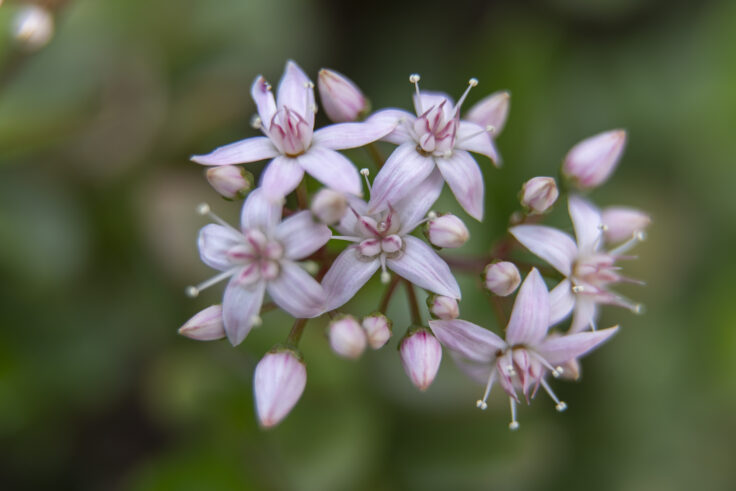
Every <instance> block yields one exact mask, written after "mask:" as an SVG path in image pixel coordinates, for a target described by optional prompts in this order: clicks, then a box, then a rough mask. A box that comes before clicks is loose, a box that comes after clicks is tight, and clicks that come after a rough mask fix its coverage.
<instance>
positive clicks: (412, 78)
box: [409, 73, 422, 84]
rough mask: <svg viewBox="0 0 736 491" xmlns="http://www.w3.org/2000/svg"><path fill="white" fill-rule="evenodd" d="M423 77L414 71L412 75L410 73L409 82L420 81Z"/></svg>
mask: <svg viewBox="0 0 736 491" xmlns="http://www.w3.org/2000/svg"><path fill="white" fill-rule="evenodd" d="M421 79H422V77H420V76H419V74H418V73H412V74H411V75H409V82H411V83H413V84H415V83H417V82H419V81H420V80H421Z"/></svg>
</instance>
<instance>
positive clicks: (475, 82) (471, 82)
mask: <svg viewBox="0 0 736 491" xmlns="http://www.w3.org/2000/svg"><path fill="white" fill-rule="evenodd" d="M476 85H478V79H477V78H471V79H470V80H468V87H467V88H466V89H465V92H463V95H462V96H460V100H459V101H457V104H455V107H454V108H453V112H454V113H455V114H457V113H458V111H459V110H460V106H462V105H463V102H465V98H466V97H468V93H470V89H472V88H473V87H475V86H476Z"/></svg>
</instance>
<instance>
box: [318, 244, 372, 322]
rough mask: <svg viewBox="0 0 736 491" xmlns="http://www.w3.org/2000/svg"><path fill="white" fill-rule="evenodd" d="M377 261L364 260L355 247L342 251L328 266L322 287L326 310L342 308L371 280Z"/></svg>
mask: <svg viewBox="0 0 736 491" xmlns="http://www.w3.org/2000/svg"><path fill="white" fill-rule="evenodd" d="M380 265H381V264H380V262H379V261H378V259H368V260H366V259H364V258H363V257H360V256H359V255H358V248H357V247H356V246H352V245H351V246H349V247H348V248H347V249H345V250H344V251H342V252H341V253H340V255H339V256H337V258H336V259H335V261H334V262H333V263H332V266H330V270H329V271H327V274H326V275H325V277H324V279H323V280H322V286H323V287H324V289H325V293H326V294H327V309H326V310H334V309H336V308H338V307H342V306H343V305H344V304H345V303H346V302H347V301H348V300H350V299H351V298H353V296H355V294H356V293H357V292H358V290H360V289H361V287H362V286H363V285H365V284H366V283H367V282H368V280H370V279H371V276H373V273H375V272H376V271H377V270H378V268H379V267H380Z"/></svg>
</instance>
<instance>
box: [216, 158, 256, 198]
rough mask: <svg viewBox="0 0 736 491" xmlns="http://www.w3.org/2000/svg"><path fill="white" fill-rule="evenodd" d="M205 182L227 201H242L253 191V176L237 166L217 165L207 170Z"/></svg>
mask: <svg viewBox="0 0 736 491" xmlns="http://www.w3.org/2000/svg"><path fill="white" fill-rule="evenodd" d="M206 176H207V181H208V182H209V183H210V186H212V187H213V188H214V190H215V191H217V192H218V193H220V194H221V195H222V196H223V197H225V198H227V199H243V198H245V196H246V195H247V194H248V193H249V192H250V190H251V189H253V186H254V178H253V174H251V173H250V172H248V171H247V170H245V169H243V168H242V167H240V166H237V165H217V166H213V167H210V168H209V169H207V173H206Z"/></svg>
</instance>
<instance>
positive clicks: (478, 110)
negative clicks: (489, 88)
mask: <svg viewBox="0 0 736 491" xmlns="http://www.w3.org/2000/svg"><path fill="white" fill-rule="evenodd" d="M510 102H511V94H509V93H508V92H506V91H500V92H494V93H493V94H491V95H489V96H488V97H486V98H484V99H481V101H480V102H478V103H477V104H475V105H474V106H473V107H471V108H470V110H469V111H468V113H467V114H466V115H465V119H466V120H468V121H471V122H473V123H475V124H477V125H480V126H482V127H483V128H488V127H491V128H493V129H492V130H491V136H493V137H494V138H495V137H496V136H497V135H498V134H499V133H501V130H503V127H504V126H505V125H506V118H507V117H508V115H509V104H510Z"/></svg>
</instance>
